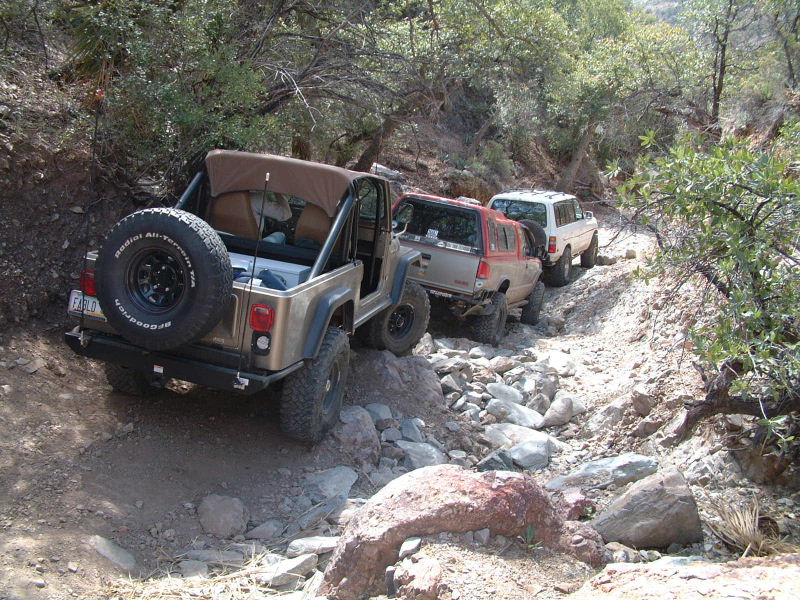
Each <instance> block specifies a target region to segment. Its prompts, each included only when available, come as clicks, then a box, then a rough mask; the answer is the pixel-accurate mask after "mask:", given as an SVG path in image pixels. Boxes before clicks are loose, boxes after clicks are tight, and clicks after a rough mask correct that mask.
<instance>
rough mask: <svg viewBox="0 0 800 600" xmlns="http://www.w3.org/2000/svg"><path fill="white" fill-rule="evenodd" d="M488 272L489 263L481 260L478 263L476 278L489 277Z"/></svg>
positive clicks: (489, 269) (489, 270)
mask: <svg viewBox="0 0 800 600" xmlns="http://www.w3.org/2000/svg"><path fill="white" fill-rule="evenodd" d="M490 272H491V268H490V267H489V263H486V262H483V261H481V262H480V263H478V275H477V277H478V279H489V273H490Z"/></svg>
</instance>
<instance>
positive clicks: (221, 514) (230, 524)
mask: <svg viewBox="0 0 800 600" xmlns="http://www.w3.org/2000/svg"><path fill="white" fill-rule="evenodd" d="M197 516H198V517H199V518H200V525H202V526H203V530H204V531H205V532H206V533H210V534H211V535H215V536H217V537H222V538H228V537H233V536H235V535H239V534H240V533H244V532H245V529H246V528H247V521H248V520H249V519H250V512H249V511H248V510H247V507H245V505H244V503H243V502H242V501H241V500H239V498H232V497H231V496H219V495H217V494H211V495H209V496H206V497H205V498H203V501H202V502H201V503H200V506H199V507H198V508H197Z"/></svg>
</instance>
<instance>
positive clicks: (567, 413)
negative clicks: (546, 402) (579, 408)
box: [542, 392, 573, 427]
mask: <svg viewBox="0 0 800 600" xmlns="http://www.w3.org/2000/svg"><path fill="white" fill-rule="evenodd" d="M572 414H573V411H572V396H570V395H569V394H562V393H561V392H558V393H557V394H556V397H555V398H554V399H553V402H552V404H550V408H548V409H547V412H545V413H544V418H543V419H542V427H555V426H557V425H566V424H567V423H569V420H570V419H571V418H572Z"/></svg>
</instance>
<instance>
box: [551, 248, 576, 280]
mask: <svg viewBox="0 0 800 600" xmlns="http://www.w3.org/2000/svg"><path fill="white" fill-rule="evenodd" d="M546 273H547V275H548V277H547V282H548V283H549V284H550V285H553V286H555V287H563V286H565V285H567V284H568V283H569V279H570V276H571V275H572V248H570V247H569V246H567V247H566V248H564V252H563V253H562V254H561V258H559V259H558V261H556V264H554V265H553V266H552V267H549V268H547V269H546Z"/></svg>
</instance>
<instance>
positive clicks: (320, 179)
mask: <svg viewBox="0 0 800 600" xmlns="http://www.w3.org/2000/svg"><path fill="white" fill-rule="evenodd" d="M206 166H207V167H208V177H209V179H210V180H211V195H212V196H215V197H216V196H219V195H220V194H224V193H226V192H243V191H249V190H263V189H264V179H265V175H266V174H267V173H269V181H268V182H267V186H266V189H267V190H268V191H272V192H276V193H279V194H288V195H291V196H296V197H298V198H302V199H303V200H306V201H307V202H311V203H312V204H316V205H317V206H319V207H320V208H322V210H324V211H325V212H326V213H327V214H328V216H329V217H333V216H334V215H335V214H336V207H337V206H338V204H339V201H340V200H341V199H342V197H343V196H344V195H345V192H346V191H347V188H348V186H349V185H350V182H351V181H353V180H354V179H358V178H359V177H367V176H368V175H367V174H366V173H357V172H355V171H348V170H347V169H342V168H340V167H333V166H331V165H324V164H322V163H315V162H309V161H306V160H300V159H297V158H288V157H285V156H275V155H273V154H255V153H253V152H236V151H233V150H212V151H211V152H209V153H208V155H207V156H206Z"/></svg>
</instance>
